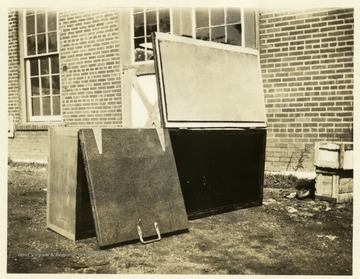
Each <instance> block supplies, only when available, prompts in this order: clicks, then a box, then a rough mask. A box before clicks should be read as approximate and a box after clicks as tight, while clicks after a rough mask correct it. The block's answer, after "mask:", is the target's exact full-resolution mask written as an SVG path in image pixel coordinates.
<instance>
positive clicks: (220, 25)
mask: <svg viewBox="0 0 360 279" xmlns="http://www.w3.org/2000/svg"><path fill="white" fill-rule="evenodd" d="M197 8H206V9H208V18H209V26H207V27H200V28H197V27H196V9H197ZM212 8H223V9H224V24H217V25H211V12H210V9H212ZM226 8H237V9H239V12H240V24H241V45H237V46H239V47H245V26H244V24H245V14H244V8H242V7H227V6H224V7H210V6H209V7H194V8H193V11H192V12H193V16H192V20H193V38H194V39H196V31H197V29H205V28H209V30H210V32H211V29H212V28H213V27H222V26H223V27H224V28H225V34H226V33H227V31H226V30H227V29H226V27H227V26H229V25H233V24H227V23H225V22H226V12H225V9H226ZM208 41H209V42H216V41H212V40H211V36H210V38H209V40H208ZM218 43H220V42H218Z"/></svg>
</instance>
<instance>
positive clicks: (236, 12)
mask: <svg viewBox="0 0 360 279" xmlns="http://www.w3.org/2000/svg"><path fill="white" fill-rule="evenodd" d="M240 21H241V13H240V9H237V8H226V23H238V22H240Z"/></svg>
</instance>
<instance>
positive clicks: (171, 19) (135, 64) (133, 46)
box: [130, 7, 174, 66]
mask: <svg viewBox="0 0 360 279" xmlns="http://www.w3.org/2000/svg"><path fill="white" fill-rule="evenodd" d="M139 8H140V7H139ZM141 8H143V9H146V8H150V7H141ZM151 8H153V9H151V11H153V10H154V11H156V24H157V27H159V9H169V16H170V34H173V30H174V28H173V24H174V20H173V11H172V10H173V9H172V8H171V7H151ZM145 12H146V11H145ZM130 26H131V43H130V45H131V54H130V59H131V63H132V65H134V66H137V65H152V64H154V60H144V61H135V34H134V29H135V22H134V8H131V16H130ZM144 26H145V28H144V29H145V30H146V17H145V22H144ZM144 36H145V35H144ZM145 37H146V36H145Z"/></svg>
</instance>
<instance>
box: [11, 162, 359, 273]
mask: <svg viewBox="0 0 360 279" xmlns="http://www.w3.org/2000/svg"><path fill="white" fill-rule="evenodd" d="M8 178H9V179H8V242H7V245H8V258H7V272H8V273H106V274H112V273H117V274H258V275H266V274H267V275H268V274H273V275H285V274H286V275H351V274H352V243H353V242H352V239H353V233H352V232H353V206H352V203H346V204H332V203H329V202H326V201H320V200H312V199H304V200H298V199H295V198H294V199H289V198H286V197H285V196H287V195H288V194H289V193H291V192H293V191H294V189H291V188H290V189H289V188H286V187H285V188H283V189H282V188H264V204H263V205H262V206H258V207H252V208H246V209H240V210H237V211H233V212H229V213H224V214H219V215H215V216H211V217H207V218H202V219H197V220H192V221H190V229H189V232H188V233H184V234H178V235H173V236H169V237H166V238H163V239H162V240H161V241H159V242H154V243H152V244H147V245H143V244H141V243H135V244H129V245H124V246H119V247H115V248H111V249H106V250H100V249H99V248H98V246H97V242H96V238H89V239H85V240H80V241H77V242H73V241H71V240H69V239H67V238H65V237H63V236H61V235H59V234H57V233H55V232H53V231H51V230H48V229H47V228H46V187H47V185H46V183H47V170H46V166H41V165H40V166H37V165H10V166H9V172H8ZM294 209H295V210H294Z"/></svg>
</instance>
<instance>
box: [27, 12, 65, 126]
mask: <svg viewBox="0 0 360 279" xmlns="http://www.w3.org/2000/svg"><path fill="white" fill-rule="evenodd" d="M39 10H43V11H44V12H45V14H46V16H45V31H44V34H45V35H46V36H47V35H48V34H49V33H51V32H48V24H47V22H48V16H47V15H48V12H54V13H56V44H57V50H56V51H52V52H48V43H46V52H45V53H40V54H31V55H28V43H27V36H28V34H27V22H26V16H27V11H28V10H27V9H23V10H22V11H21V23H22V24H21V33H22V36H21V40H22V44H21V48H22V55H21V63H22V65H23V66H22V69H23V72H24V78H23V80H24V85H25V86H24V89H23V91H24V94H25V96H24V101H25V102H24V103H25V106H24V107H23V108H25V110H26V119H27V121H29V122H61V121H62V120H63V116H62V86H61V69H60V65H61V63H60V32H59V11H58V10H48V9H39ZM34 11H36V9H34ZM35 15H36V13H35ZM34 18H35V20H34V25H35V26H36V23H37V19H36V16H35V17H34ZM37 34H38V33H37V32H36V31H35V37H36V36H37ZM46 42H47V41H46ZM35 47H36V50H37V43H36V40H35ZM36 52H37V51H36ZM55 56H57V58H58V63H59V73H58V74H56V76H58V77H59V87H60V88H59V94H58V95H59V97H58V98H59V103H60V108H59V110H60V114H59V115H36V116H34V115H33V108H32V96H31V75H30V60H32V59H41V58H43V57H47V58H51V57H55ZM49 67H51V64H49ZM38 70H39V75H38V78H39V79H41V77H42V76H43V75H41V73H40V68H39V69H38ZM47 76H48V77H49V82H50V84H51V77H52V76H53V75H52V73H49V74H48V75H47ZM53 96H54V95H53V92H52V86H51V85H50V93H49V98H50V99H51V101H50V110H52V106H53V104H52V101H53ZM39 98H41V97H39ZM40 111H42V106H41V105H40Z"/></svg>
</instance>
